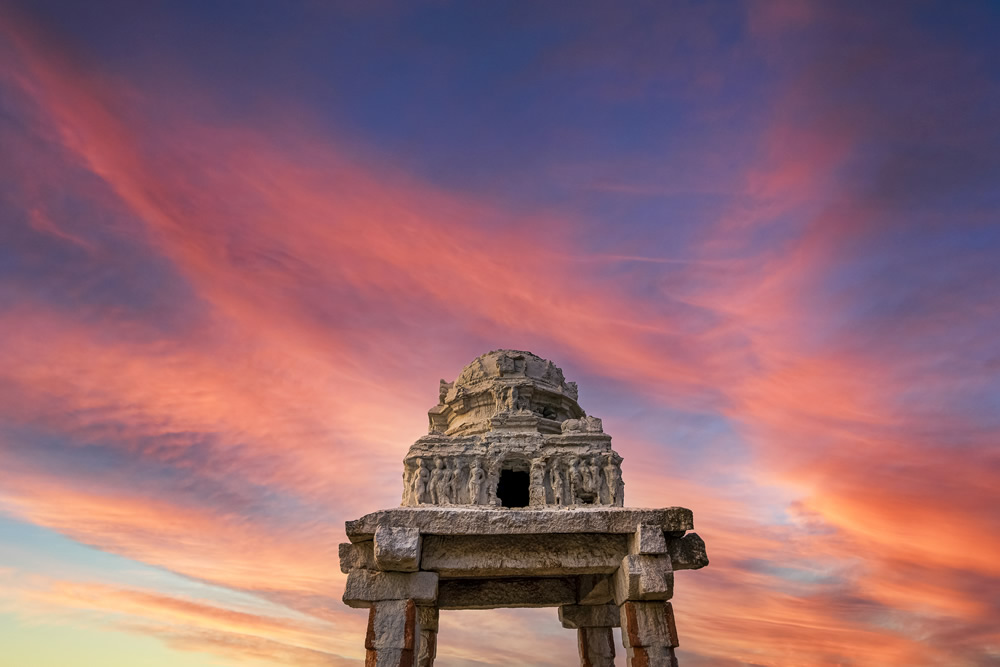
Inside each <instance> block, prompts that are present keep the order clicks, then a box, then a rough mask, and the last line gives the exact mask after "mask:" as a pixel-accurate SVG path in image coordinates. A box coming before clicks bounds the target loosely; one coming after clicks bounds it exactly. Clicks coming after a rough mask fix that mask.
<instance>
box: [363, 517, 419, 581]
mask: <svg viewBox="0 0 1000 667" xmlns="http://www.w3.org/2000/svg"><path fill="white" fill-rule="evenodd" d="M374 542H375V564H376V565H377V566H378V569H380V570H391V571H394V572H416V571H417V570H419V569H420V542H421V539H420V530H418V529H417V528H395V527H392V526H378V527H376V528H375V539H374Z"/></svg>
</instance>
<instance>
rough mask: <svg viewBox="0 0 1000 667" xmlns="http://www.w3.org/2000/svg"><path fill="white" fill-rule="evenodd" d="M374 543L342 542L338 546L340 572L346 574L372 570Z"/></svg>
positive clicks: (373, 566) (373, 565) (373, 564)
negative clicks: (358, 570) (354, 571)
mask: <svg viewBox="0 0 1000 667" xmlns="http://www.w3.org/2000/svg"><path fill="white" fill-rule="evenodd" d="M374 547H375V543H374V542H372V541H370V540H369V541H368V542H357V543H354V544H352V543H350V542H344V543H343V544H341V545H340V547H339V551H340V571H341V572H343V573H344V574H347V573H348V572H350V571H351V570H355V569H361V570H374V569H376V567H375V550H374Z"/></svg>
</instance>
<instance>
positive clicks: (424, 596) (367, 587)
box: [344, 570, 438, 608]
mask: <svg viewBox="0 0 1000 667" xmlns="http://www.w3.org/2000/svg"><path fill="white" fill-rule="evenodd" d="M437 592H438V576H437V573H435V572H409V573H407V572H376V571H373V570H351V572H350V574H348V575H347V584H346V585H345V586H344V604H346V605H347V606H348V607H360V608H364V607H371V603H373V602H381V601H383V600H413V601H414V602H416V603H418V604H420V603H423V604H431V603H433V602H434V600H435V599H436V598H437Z"/></svg>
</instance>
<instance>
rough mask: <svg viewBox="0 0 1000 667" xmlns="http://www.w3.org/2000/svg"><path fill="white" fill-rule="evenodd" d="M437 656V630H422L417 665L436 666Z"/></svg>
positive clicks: (421, 666)
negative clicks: (435, 659)
mask: <svg viewBox="0 0 1000 667" xmlns="http://www.w3.org/2000/svg"><path fill="white" fill-rule="evenodd" d="M436 657H437V632H436V631H433V630H425V629H423V628H421V630H420V648H419V650H418V651H417V667H434V658H436Z"/></svg>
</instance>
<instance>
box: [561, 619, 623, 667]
mask: <svg viewBox="0 0 1000 667" xmlns="http://www.w3.org/2000/svg"><path fill="white" fill-rule="evenodd" d="M618 619H619V611H618V607H616V606H615V605H613V604H602V605H564V606H562V607H560V608H559V620H560V621H561V622H562V625H563V627H564V628H576V629H577V630H576V635H577V644H578V646H579V649H580V667H614V665H615V635H614V632H613V630H612V628H616V627H618Z"/></svg>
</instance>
